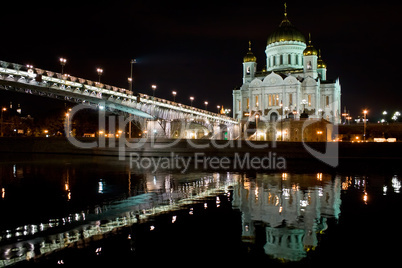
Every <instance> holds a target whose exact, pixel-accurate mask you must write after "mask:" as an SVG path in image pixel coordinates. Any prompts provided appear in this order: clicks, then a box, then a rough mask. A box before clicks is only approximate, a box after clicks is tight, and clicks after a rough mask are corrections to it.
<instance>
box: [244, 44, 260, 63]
mask: <svg viewBox="0 0 402 268" xmlns="http://www.w3.org/2000/svg"><path fill="white" fill-rule="evenodd" d="M256 61H257V58H256V57H255V56H254V54H253V52H251V41H249V42H248V52H247V54H246V56H244V58H243V62H256Z"/></svg>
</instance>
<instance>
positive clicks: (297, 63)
mask: <svg viewBox="0 0 402 268" xmlns="http://www.w3.org/2000/svg"><path fill="white" fill-rule="evenodd" d="M295 60H296V65H299V57H298V56H297V55H296V56H295Z"/></svg>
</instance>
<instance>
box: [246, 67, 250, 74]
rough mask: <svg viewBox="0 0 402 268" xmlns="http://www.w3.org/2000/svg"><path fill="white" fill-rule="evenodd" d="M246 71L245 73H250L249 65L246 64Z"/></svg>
mask: <svg viewBox="0 0 402 268" xmlns="http://www.w3.org/2000/svg"><path fill="white" fill-rule="evenodd" d="M246 73H247V74H250V66H247V70H246Z"/></svg>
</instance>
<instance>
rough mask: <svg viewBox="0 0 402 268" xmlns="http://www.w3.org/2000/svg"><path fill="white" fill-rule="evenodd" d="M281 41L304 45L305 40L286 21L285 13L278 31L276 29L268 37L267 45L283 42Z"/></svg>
mask: <svg viewBox="0 0 402 268" xmlns="http://www.w3.org/2000/svg"><path fill="white" fill-rule="evenodd" d="M283 41H299V42H303V43H306V38H305V37H304V35H303V34H302V33H301V32H300V31H299V30H297V29H296V28H295V27H294V26H293V24H292V23H291V22H290V21H289V20H288V18H287V14H286V13H285V18H284V19H283V20H282V22H281V24H279V27H278V29H276V30H275V31H274V32H273V33H272V34H271V35H270V36H269V37H268V41H267V45H269V44H272V43H276V42H283Z"/></svg>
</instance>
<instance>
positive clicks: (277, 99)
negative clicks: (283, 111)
mask: <svg viewBox="0 0 402 268" xmlns="http://www.w3.org/2000/svg"><path fill="white" fill-rule="evenodd" d="M275 100H276V103H275V106H279V94H276V96H275Z"/></svg>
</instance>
